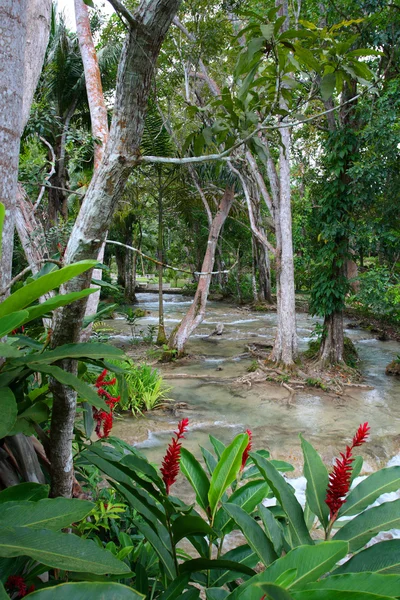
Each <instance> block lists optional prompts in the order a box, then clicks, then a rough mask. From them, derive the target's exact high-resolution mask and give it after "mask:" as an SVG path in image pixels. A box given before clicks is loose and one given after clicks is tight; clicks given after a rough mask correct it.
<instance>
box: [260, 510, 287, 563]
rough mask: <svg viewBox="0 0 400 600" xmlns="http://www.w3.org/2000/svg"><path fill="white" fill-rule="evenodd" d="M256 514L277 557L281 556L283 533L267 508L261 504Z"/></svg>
mask: <svg viewBox="0 0 400 600" xmlns="http://www.w3.org/2000/svg"><path fill="white" fill-rule="evenodd" d="M258 512H259V515H260V517H261V520H262V522H263V525H264V530H265V533H266V535H267V537H268V539H270V540H271V542H272V545H273V547H274V550H275V552H276V554H277V556H281V554H282V550H283V533H282V529H281V528H280V526H279V525H278V523H277V521H276V519H275V517H274V515H273V514H272V512H271V511H270V510H268V508H266V507H265V506H263V505H262V504H260V505H259V507H258Z"/></svg>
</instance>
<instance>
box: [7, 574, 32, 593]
mask: <svg viewBox="0 0 400 600" xmlns="http://www.w3.org/2000/svg"><path fill="white" fill-rule="evenodd" d="M6 588H7V590H8V591H9V593H11V594H13V593H17V594H18V596H17V597H18V598H24V597H25V596H26V595H27V594H28V588H27V585H26V583H25V579H24V578H23V577H22V576H21V575H11V576H10V577H9V578H8V579H7V581H6Z"/></svg>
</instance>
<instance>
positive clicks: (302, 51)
mask: <svg viewBox="0 0 400 600" xmlns="http://www.w3.org/2000/svg"><path fill="white" fill-rule="evenodd" d="M295 48H296V52H295V57H296V58H297V60H298V61H300V62H301V63H303V64H304V65H306V66H307V67H309V68H310V69H312V70H313V71H315V72H316V73H318V72H319V70H320V63H319V62H318V61H317V59H316V58H314V55H313V54H312V52H311V51H310V50H308V49H307V48H304V47H303V46H300V45H299V44H295Z"/></svg>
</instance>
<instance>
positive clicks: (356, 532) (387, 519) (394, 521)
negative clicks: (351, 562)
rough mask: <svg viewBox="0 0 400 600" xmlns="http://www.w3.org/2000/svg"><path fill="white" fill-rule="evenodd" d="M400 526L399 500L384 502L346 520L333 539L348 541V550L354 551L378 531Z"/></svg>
mask: <svg viewBox="0 0 400 600" xmlns="http://www.w3.org/2000/svg"><path fill="white" fill-rule="evenodd" d="M399 528H400V500H395V501H394V502H385V503H384V504H381V505H380V506H375V507H374V508H370V509H369V510H366V511H365V512H363V513H361V515H358V517H356V518H355V519H352V520H351V521H348V522H347V523H346V524H345V525H344V526H343V527H341V528H340V529H339V531H338V532H337V533H336V535H335V536H334V538H333V539H335V540H346V541H347V542H349V550H350V552H356V551H357V550H359V549H360V548H362V547H363V546H365V544H366V543H367V542H369V540H370V539H371V538H372V537H374V535H376V534H378V533H379V532H380V531H388V530H389V529H399Z"/></svg>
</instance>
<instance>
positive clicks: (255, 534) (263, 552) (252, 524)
mask: <svg viewBox="0 0 400 600" xmlns="http://www.w3.org/2000/svg"><path fill="white" fill-rule="evenodd" d="M223 507H224V509H225V510H226V512H227V513H228V515H229V516H230V517H231V518H232V519H233V520H234V521H235V523H237V525H238V527H239V529H240V530H241V532H242V533H243V535H244V537H245V538H246V541H247V543H248V544H249V546H250V548H252V550H254V552H256V553H257V554H258V556H259V557H260V560H261V561H262V563H263V564H264V565H265V566H268V565H269V564H271V563H272V562H273V561H274V560H276V558H277V555H276V553H275V550H274V547H273V545H272V542H271V541H270V540H269V538H268V537H267V536H266V535H265V533H264V531H263V529H262V528H261V527H260V525H259V524H258V523H257V521H255V520H254V519H253V518H252V517H250V516H249V515H248V514H247V513H246V512H245V511H244V510H243V508H240V506H237V505H236V504H228V502H226V503H224V504H223Z"/></svg>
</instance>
